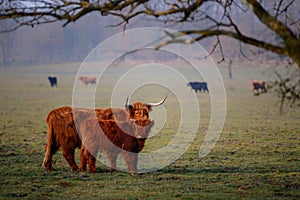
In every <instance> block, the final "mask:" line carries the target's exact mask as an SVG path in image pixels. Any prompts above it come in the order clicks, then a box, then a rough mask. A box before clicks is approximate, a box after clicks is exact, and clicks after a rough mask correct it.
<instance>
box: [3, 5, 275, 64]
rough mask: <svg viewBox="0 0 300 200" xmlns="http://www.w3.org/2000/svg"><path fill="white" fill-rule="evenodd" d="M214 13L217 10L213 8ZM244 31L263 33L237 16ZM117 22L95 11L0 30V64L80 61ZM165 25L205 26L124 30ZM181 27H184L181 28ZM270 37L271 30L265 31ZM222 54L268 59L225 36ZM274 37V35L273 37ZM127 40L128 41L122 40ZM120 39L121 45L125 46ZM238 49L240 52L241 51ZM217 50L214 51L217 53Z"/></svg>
mask: <svg viewBox="0 0 300 200" xmlns="http://www.w3.org/2000/svg"><path fill="white" fill-rule="evenodd" d="M215 12H217V11H215ZM236 15H237V20H239V21H240V22H239V23H241V24H242V26H243V29H242V30H243V31H244V32H245V33H249V34H250V33H252V34H253V33H256V34H258V35H259V34H261V33H265V31H266V30H265V29H264V27H263V26H262V25H261V26H258V25H257V23H256V24H244V23H245V22H243V19H242V18H240V17H238V16H239V13H237V14H236ZM118 22H119V21H118V19H117V18H114V17H103V16H99V15H96V14H91V15H88V16H86V17H84V18H82V19H81V20H79V21H77V22H75V23H71V24H69V25H68V26H66V27H64V28H63V27H62V23H53V24H44V25H39V26H37V27H21V28H20V29H17V30H16V31H12V32H6V33H0V67H1V66H2V67H5V66H22V65H37V64H55V63H66V62H81V61H83V59H84V58H85V57H86V56H87V55H88V53H89V52H90V51H91V50H92V49H93V48H95V47H96V46H97V45H98V44H99V43H100V42H101V41H103V40H105V39H106V38H108V37H110V36H111V35H114V34H116V33H119V32H122V31H123V28H124V26H118V27H111V25H114V24H117V23H118ZM10 23H12V22H10V21H5V22H1V24H0V25H1V26H11V24H10ZM153 26H159V27H166V28H170V29H175V30H180V29H182V28H187V27H188V28H199V27H201V26H207V25H206V24H203V23H202V22H201V24H200V22H193V23H187V24H184V25H180V26H179V25H178V24H164V23H163V22H159V21H154V20H148V19H141V18H139V19H135V20H134V21H132V22H130V23H129V24H128V25H127V26H126V29H131V28H137V27H153ZM183 26H184V27H183ZM265 35H266V37H270V35H271V37H273V36H272V33H268V34H265ZM221 39H222V46H223V48H224V49H223V51H224V53H225V57H228V58H230V59H234V60H243V59H247V58H246V57H244V56H243V55H242V54H245V55H247V56H249V58H250V57H252V58H253V57H255V58H254V60H259V61H266V60H270V59H272V58H270V57H272V54H270V53H266V52H265V51H262V50H259V49H256V48H254V47H250V46H246V45H243V44H241V43H239V42H237V41H233V40H230V39H228V38H221ZM215 40H216V38H211V39H206V40H204V41H201V43H200V44H201V45H203V46H204V48H206V50H207V51H208V52H209V51H210V50H211V49H212V48H213V45H214V41H215ZM274 40H276V37H275V36H274ZM126 42H130V41H126ZM126 42H125V41H124V45H126ZM241 49H242V53H241ZM218 53H219V49H216V51H215V54H216V55H218Z"/></svg>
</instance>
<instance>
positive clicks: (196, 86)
mask: <svg viewBox="0 0 300 200" xmlns="http://www.w3.org/2000/svg"><path fill="white" fill-rule="evenodd" d="M187 86H190V87H191V88H192V89H193V90H195V92H198V91H200V92H209V91H208V87H207V83H206V82H188V84H187Z"/></svg>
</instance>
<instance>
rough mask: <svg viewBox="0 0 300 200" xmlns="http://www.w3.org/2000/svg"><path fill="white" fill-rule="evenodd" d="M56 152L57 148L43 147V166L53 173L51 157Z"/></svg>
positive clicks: (48, 145) (47, 145)
mask: <svg viewBox="0 0 300 200" xmlns="http://www.w3.org/2000/svg"><path fill="white" fill-rule="evenodd" d="M57 150H58V148H56V147H53V146H52V145H51V144H46V145H45V157H44V162H43V165H44V167H45V169H46V170H47V171H53V169H52V157H53V154H55V152H56V151H57Z"/></svg>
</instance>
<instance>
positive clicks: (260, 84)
mask: <svg viewBox="0 0 300 200" xmlns="http://www.w3.org/2000/svg"><path fill="white" fill-rule="evenodd" d="M48 79H49V81H50V85H51V87H54V86H57V77H55V76H49V77H48ZM78 80H80V81H81V82H82V84H84V85H88V84H91V85H93V84H95V85H96V84H97V81H96V77H95V76H79V77H78ZM187 86H188V87H191V89H192V90H194V91H195V92H198V91H200V92H209V90H208V86H207V82H196V81H195V82H188V83H187ZM251 87H252V92H253V94H254V95H258V94H260V93H264V92H267V87H266V82H265V81H253V80H252V81H251Z"/></svg>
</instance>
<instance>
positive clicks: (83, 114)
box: [43, 97, 167, 171]
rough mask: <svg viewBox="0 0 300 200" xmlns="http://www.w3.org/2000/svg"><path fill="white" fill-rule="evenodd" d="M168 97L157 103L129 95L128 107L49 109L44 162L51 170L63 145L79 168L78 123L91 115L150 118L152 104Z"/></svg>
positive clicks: (79, 142)
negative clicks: (133, 99)
mask: <svg viewBox="0 0 300 200" xmlns="http://www.w3.org/2000/svg"><path fill="white" fill-rule="evenodd" d="M166 98H167V97H165V98H164V99H163V100H162V101H160V102H158V103H142V102H136V103H133V104H129V103H128V98H127V101H126V104H125V109H121V108H107V109H95V110H93V109H84V108H72V107H70V106H64V107H61V108H56V109H53V110H52V111H50V112H49V114H48V115H47V118H46V123H47V127H48V133H47V144H46V147H45V157H44V162H43V166H44V167H45V169H46V170H47V171H52V170H53V169H52V157H53V155H54V154H55V153H56V152H57V151H58V149H59V148H60V147H61V148H62V150H63V156H64V157H65V159H66V160H67V162H68V163H69V165H70V167H71V168H72V170H74V171H77V170H78V169H79V168H78V166H77V165H76V163H75V160H74V153H75V149H76V148H80V147H81V140H80V133H79V131H77V129H76V127H78V129H79V127H80V124H81V123H82V122H83V121H84V120H86V119H88V118H90V117H93V116H94V117H95V116H96V117H97V118H98V119H103V120H108V119H114V120H118V121H126V120H128V119H129V118H131V119H148V118H149V112H150V111H151V108H152V107H155V106H159V105H161V104H162V103H163V102H164V101H165V100H166Z"/></svg>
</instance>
